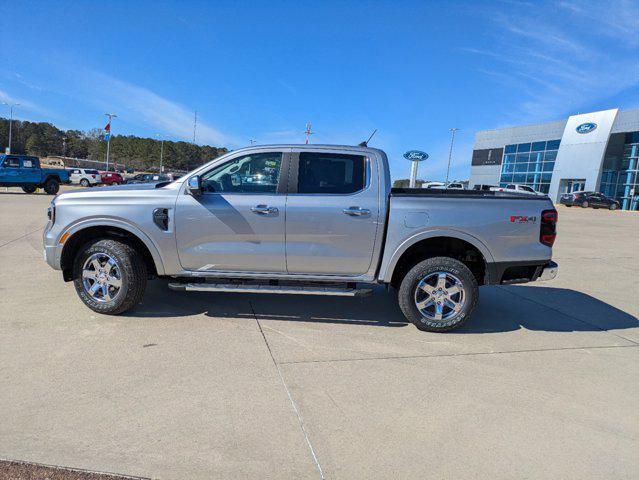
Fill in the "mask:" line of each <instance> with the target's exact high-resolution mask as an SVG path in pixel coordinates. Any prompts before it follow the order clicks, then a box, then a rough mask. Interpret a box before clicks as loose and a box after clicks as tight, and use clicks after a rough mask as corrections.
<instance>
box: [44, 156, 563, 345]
mask: <svg viewBox="0 0 639 480" xmlns="http://www.w3.org/2000/svg"><path fill="white" fill-rule="evenodd" d="M48 216H49V222H48V223H47V226H46V229H45V232H44V257H45V259H46V261H47V263H48V264H49V265H50V266H51V267H53V268H54V269H56V270H62V275H63V278H64V280H65V281H73V282H74V284H75V288H76V290H77V293H78V295H79V296H80V298H81V299H82V301H83V302H84V303H85V304H86V305H87V306H88V307H89V308H90V309H92V310H94V311H96V312H99V313H105V314H119V313H122V312H125V311H127V310H129V309H131V308H133V307H135V306H136V305H137V304H138V303H139V302H140V301H141V299H142V296H143V294H144V290H145V288H146V283H147V279H149V278H153V277H156V276H157V277H165V278H169V279H170V280H169V284H168V286H169V288H171V289H174V290H185V291H206V292H251V293H267V294H276V293H279V294H305V295H341V296H359V295H365V294H367V293H370V291H371V288H370V287H371V286H372V285H374V284H385V285H391V286H393V287H394V288H395V289H396V290H397V294H398V301H399V305H400V307H401V309H402V312H403V313H404V315H405V316H406V318H407V319H408V320H409V321H411V322H413V323H414V324H415V326H417V328H419V329H421V330H428V331H437V332H441V331H446V330H452V329H453V328H457V327H459V326H461V325H462V324H463V323H464V322H465V321H466V320H468V318H469V317H470V316H471V314H472V312H473V310H474V308H475V305H476V304H477V300H478V295H479V292H478V286H480V285H488V284H505V283H523V282H530V281H534V280H537V279H542V280H544V279H550V278H554V276H555V275H556V274H557V264H555V263H554V262H552V261H551V253H552V245H553V242H554V240H555V236H556V222H557V212H556V210H555V209H554V208H553V204H552V203H551V201H550V200H549V199H548V198H547V197H540V196H536V195H522V194H511V193H502V192H479V191H467V190H466V191H465V190H426V189H423V190H422V189H391V181H390V175H389V168H388V159H387V157H386V154H385V153H384V152H383V151H381V150H377V149H374V148H368V147H351V146H330V145H274V146H262V147H251V148H245V149H242V150H237V151H233V152H230V153H228V154H226V155H224V156H222V157H219V158H216V159H215V160H213V161H211V162H209V163H207V164H206V165H203V166H202V167H200V168H198V169H196V170H194V171H193V172H191V173H189V174H188V175H185V176H184V177H182V178H180V179H179V180H176V181H174V182H170V183H169V182H165V183H158V184H150V185H149V184H147V185H130V186H127V185H124V186H119V187H105V188H99V189H90V190H82V191H73V192H68V193H63V194H61V195H58V196H57V197H56V198H55V199H54V200H53V202H52V203H51V207H50V208H49V211H48Z"/></svg>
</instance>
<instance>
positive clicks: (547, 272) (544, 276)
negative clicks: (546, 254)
mask: <svg viewBox="0 0 639 480" xmlns="http://www.w3.org/2000/svg"><path fill="white" fill-rule="evenodd" d="M557 273H559V265H557V263H555V262H548V265H546V266H545V267H544V268H543V270H542V271H541V274H540V275H539V280H541V281H542V282H544V281H546V280H552V279H553V278H555V277H556V276H557Z"/></svg>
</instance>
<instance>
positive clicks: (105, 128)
mask: <svg viewBox="0 0 639 480" xmlns="http://www.w3.org/2000/svg"><path fill="white" fill-rule="evenodd" d="M104 131H105V132H110V131H111V121H109V123H107V124H106V127H104Z"/></svg>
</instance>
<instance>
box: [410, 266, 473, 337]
mask: <svg viewBox="0 0 639 480" xmlns="http://www.w3.org/2000/svg"><path fill="white" fill-rule="evenodd" d="M441 275H444V276H445V277H444V278H445V284H444V287H443V289H442V291H441V292H440V293H439V295H440V296H439V297H437V295H438V293H437V292H435V293H434V295H433V294H431V295H429V294H428V293H426V292H425V291H424V290H423V289H422V288H421V287H420V283H422V281H424V282H425V283H422V285H424V286H430V285H431V283H430V282H431V281H432V280H435V282H438V281H439V278H440V276H441ZM452 279H455V280H456V281H457V282H460V283H461V285H460V286H459V287H460V293H457V294H454V295H452V297H453V300H450V297H449V299H448V300H447V299H446V295H444V296H441V295H442V294H445V293H446V291H447V289H450V288H451V287H452V283H453V282H451V281H450V280H452ZM418 288H419V290H418ZM429 288H431V289H433V290H435V289H437V288H439V285H437V283H435V287H434V288H433V287H432V286H430V287H429ZM478 298H479V288H478V286H477V280H476V279H475V276H474V275H473V273H472V272H471V271H470V269H469V268H468V267H467V266H466V265H464V264H463V263H462V262H460V261H459V260H455V259H454V258H449V257H433V258H429V259H427V260H424V261H422V262H420V263H418V264H417V265H415V266H414V267H413V268H412V269H411V270H410V271H409V272H408V273H407V274H406V276H405V277H404V279H403V280H402V283H401V285H400V287H399V292H398V302H399V307H400V308H401V310H402V312H403V313H404V316H405V317H406V319H407V320H408V321H409V322H411V323H413V324H414V325H415V326H416V327H417V328H418V329H419V330H423V331H427V332H447V331H450V330H454V329H456V328H459V327H461V326H462V325H463V324H464V323H466V321H468V319H469V318H470V317H471V315H472V313H473V311H474V310H475V307H476V305H477V300H478ZM429 299H432V301H435V302H437V301H441V302H442V308H443V315H442V318H441V319H434V318H431V317H432V316H435V315H436V309H437V305H435V304H432V301H431V300H429ZM438 299H439V300H438ZM418 301H420V302H426V303H429V302H431V305H432V306H430V307H428V308H426V309H424V310H425V311H426V312H427V314H423V313H422V312H420V310H419V308H418V307H417V302H418ZM451 301H452V302H453V303H454V304H459V305H460V306H459V311H457V312H454V311H453V309H452V308H450V307H448V303H447V302H451ZM431 309H432V310H431ZM431 313H432V314H433V315H431Z"/></svg>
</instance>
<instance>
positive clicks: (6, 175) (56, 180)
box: [0, 155, 69, 195]
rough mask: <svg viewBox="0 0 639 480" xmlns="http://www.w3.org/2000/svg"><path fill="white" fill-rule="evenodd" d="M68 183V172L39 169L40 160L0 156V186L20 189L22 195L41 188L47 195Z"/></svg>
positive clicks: (27, 157) (24, 156) (26, 156)
mask: <svg viewBox="0 0 639 480" xmlns="http://www.w3.org/2000/svg"><path fill="white" fill-rule="evenodd" d="M61 183H69V172H67V171H66V170H63V169H61V168H41V167H40V159H39V158H38V157H32V156H28V155H0V186H2V187H21V188H22V191H24V193H34V192H35V191H36V189H38V188H43V189H44V191H45V192H46V193H47V194H49V195H55V194H56V193H58V190H60V184H61Z"/></svg>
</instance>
